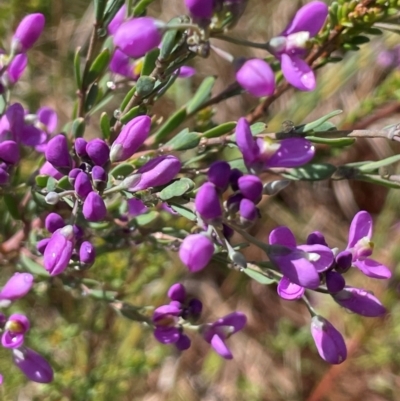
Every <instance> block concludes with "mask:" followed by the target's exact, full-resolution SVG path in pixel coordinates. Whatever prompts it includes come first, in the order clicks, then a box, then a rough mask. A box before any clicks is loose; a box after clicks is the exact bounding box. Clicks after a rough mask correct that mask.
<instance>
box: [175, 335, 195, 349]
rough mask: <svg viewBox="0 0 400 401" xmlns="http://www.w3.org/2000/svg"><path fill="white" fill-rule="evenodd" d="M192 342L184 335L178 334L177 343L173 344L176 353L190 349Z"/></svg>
mask: <svg viewBox="0 0 400 401" xmlns="http://www.w3.org/2000/svg"><path fill="white" fill-rule="evenodd" d="M191 344H192V342H191V340H190V338H189V337H188V336H187V335H186V334H185V333H180V335H179V339H178V341H177V342H176V343H175V347H176V348H177V349H178V351H185V350H187V349H189V348H190V346H191Z"/></svg>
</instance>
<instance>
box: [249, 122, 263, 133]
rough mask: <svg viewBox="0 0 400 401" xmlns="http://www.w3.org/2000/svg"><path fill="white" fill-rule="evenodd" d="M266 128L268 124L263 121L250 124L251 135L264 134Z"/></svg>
mask: <svg viewBox="0 0 400 401" xmlns="http://www.w3.org/2000/svg"><path fill="white" fill-rule="evenodd" d="M266 128H267V125H266V124H265V123H262V122H258V123H255V124H252V125H251V126H250V130H251V135H253V136H256V135H259V134H262V133H263V132H264V131H265V129H266Z"/></svg>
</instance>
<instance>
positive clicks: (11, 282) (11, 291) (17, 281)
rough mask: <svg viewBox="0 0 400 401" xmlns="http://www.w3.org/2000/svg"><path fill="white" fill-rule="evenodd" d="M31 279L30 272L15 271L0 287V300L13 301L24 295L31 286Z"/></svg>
mask: <svg viewBox="0 0 400 401" xmlns="http://www.w3.org/2000/svg"><path fill="white" fill-rule="evenodd" d="M33 280H34V278H33V276H32V274H30V273H15V274H14V275H13V276H12V277H10V278H9V279H8V281H7V282H6V283H5V284H4V287H3V288H2V289H1V291H0V300H9V301H15V300H16V299H19V298H22V297H24V296H25V295H26V294H27V293H28V292H29V291H30V289H31V288H32V286H33Z"/></svg>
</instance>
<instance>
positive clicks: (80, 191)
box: [74, 171, 93, 199]
mask: <svg viewBox="0 0 400 401" xmlns="http://www.w3.org/2000/svg"><path fill="white" fill-rule="evenodd" d="M74 189H75V192H76V194H77V195H78V196H79V197H80V198H81V199H86V197H87V196H88V195H89V194H90V193H91V192H92V191H93V188H92V183H91V181H90V178H89V175H88V174H86V173H84V172H83V171H81V172H80V173H79V174H78V175H77V176H76V178H75V182H74Z"/></svg>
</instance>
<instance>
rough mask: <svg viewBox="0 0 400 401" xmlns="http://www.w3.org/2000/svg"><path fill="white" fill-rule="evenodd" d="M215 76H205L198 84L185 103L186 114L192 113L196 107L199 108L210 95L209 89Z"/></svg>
mask: <svg viewBox="0 0 400 401" xmlns="http://www.w3.org/2000/svg"><path fill="white" fill-rule="evenodd" d="M215 80H216V78H215V77H207V78H205V79H204V80H203V82H202V83H201V84H200V86H199V88H198V89H197V91H196V93H195V95H194V96H193V98H192V100H190V101H189V102H188V104H187V105H186V111H187V113H188V114H191V113H194V112H195V111H196V110H197V109H198V108H200V107H201V106H202V105H203V103H204V102H206V101H207V100H208V99H209V98H210V97H211V91H212V88H213V86H214V83H215Z"/></svg>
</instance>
